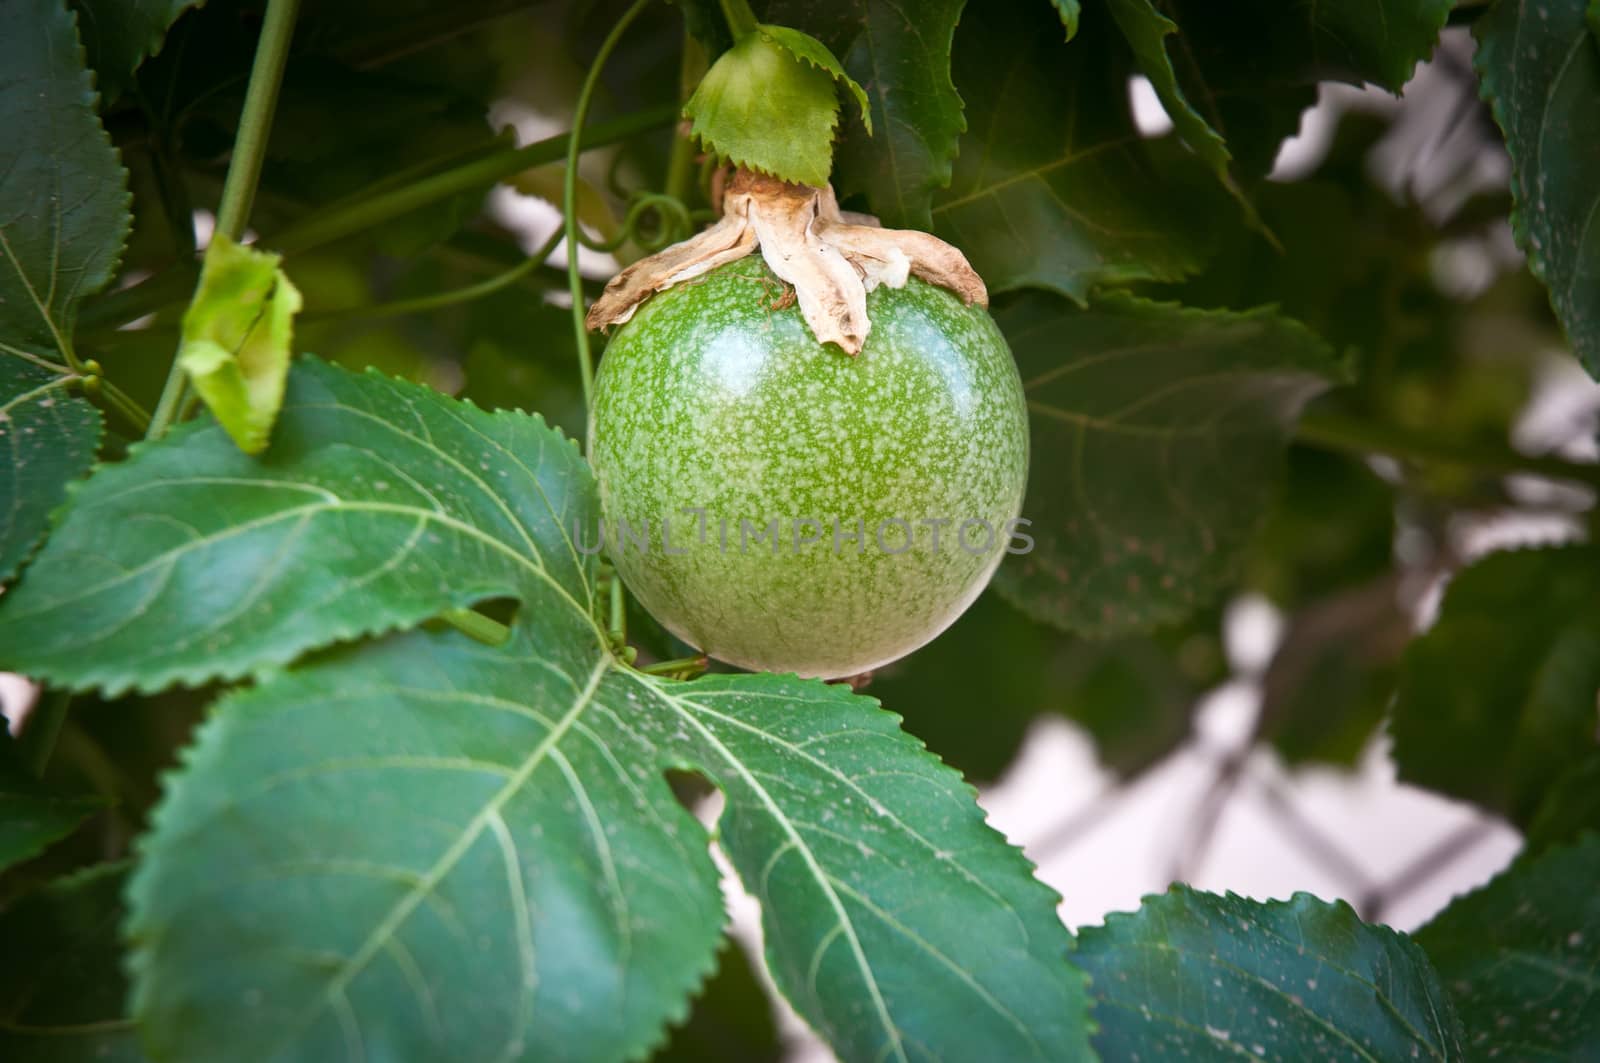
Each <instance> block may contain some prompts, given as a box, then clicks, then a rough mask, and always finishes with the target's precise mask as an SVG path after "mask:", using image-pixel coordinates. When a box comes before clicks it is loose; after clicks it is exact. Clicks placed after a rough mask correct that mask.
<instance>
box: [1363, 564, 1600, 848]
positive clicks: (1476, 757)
mask: <svg viewBox="0 0 1600 1063" xmlns="http://www.w3.org/2000/svg"><path fill="white" fill-rule="evenodd" d="M1530 602H1535V603H1537V607H1536V608H1529V603H1530ZM1507 617H1516V618H1517V619H1516V623H1507V622H1506V618H1507ZM1597 691H1600V547H1593V546H1565V547H1555V548H1551V549H1542V550H1517V551H1507V552H1503V553H1497V554H1492V555H1490V556H1489V557H1487V558H1485V559H1484V560H1482V561H1479V562H1477V563H1476V564H1474V565H1472V566H1471V567H1469V568H1467V569H1466V570H1465V571H1463V572H1461V573H1460V574H1459V575H1458V576H1456V577H1455V579H1454V580H1453V581H1452V582H1451V584H1450V586H1449V588H1448V589H1447V590H1446V591H1445V596H1444V603H1443V605H1442V606H1441V607H1440V610H1439V619H1438V621H1437V622H1436V623H1435V624H1434V626H1433V628H1432V629H1431V630H1429V631H1428V633H1427V634H1426V635H1424V636H1422V637H1421V638H1419V639H1417V640H1416V641H1415V642H1414V643H1412V645H1411V647H1410V649H1408V650H1407V651H1406V655H1405V661H1404V666H1403V673H1402V676H1401V681H1400V693H1399V695H1398V697H1397V699H1396V701H1395V706H1394V711H1393V715H1392V721H1391V724H1390V729H1391V730H1392V732H1393V734H1394V742H1395V744H1394V756H1395V762H1396V763H1397V764H1398V765H1399V769H1400V777H1401V778H1402V779H1405V780H1406V781H1408V782H1413V783H1416V784H1417V785H1419V786H1426V787H1428V788H1429V789H1432V790H1437V791H1439V792H1441V793H1445V794H1449V795H1451V796H1453V797H1460V798H1464V799H1466V800H1469V801H1473V802H1476V803H1477V804H1479V805H1482V806H1483V807H1485V808H1489V809H1492V810H1494V811H1496V812H1501V813H1504V814H1506V815H1508V816H1510V817H1511V818H1512V819H1513V820H1515V821H1516V822H1518V823H1520V824H1526V823H1527V822H1528V819H1529V817H1530V816H1531V815H1532V814H1533V813H1534V811H1535V809H1536V808H1537V807H1538V804H1539V801H1540V799H1541V797H1542V795H1543V794H1544V791H1545V789H1546V788H1547V787H1548V786H1549V785H1550V782H1551V780H1552V779H1554V778H1555V777H1556V776H1557V775H1559V774H1560V773H1561V772H1562V771H1563V770H1564V769H1566V768H1568V767H1570V766H1572V765H1573V764H1575V763H1577V761H1579V760H1580V759H1582V758H1583V757H1584V756H1585V755H1586V754H1588V753H1591V752H1593V751H1595V750H1596V748H1597V747H1596V741H1595V697H1596V692H1597Z"/></svg>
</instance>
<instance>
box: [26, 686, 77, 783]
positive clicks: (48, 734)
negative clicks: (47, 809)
mask: <svg viewBox="0 0 1600 1063" xmlns="http://www.w3.org/2000/svg"><path fill="white" fill-rule="evenodd" d="M71 703H72V694H71V692H70V691H66V690H41V691H40V692H39V702H38V704H37V705H35V706H34V708H33V711H32V712H30V713H29V714H28V726H27V727H26V728H24V729H23V732H22V739H23V744H24V748H23V750H22V753H23V757H24V759H25V761H26V763H27V765H28V768H29V770H30V771H32V772H33V774H34V777H35V778H42V777H43V776H44V770H45V768H46V767H48V766H49V764H50V754H51V753H53V752H55V748H56V739H57V738H59V737H60V736H61V726H62V724H64V723H66V720H67V707H68V706H69V705H70V704H71Z"/></svg>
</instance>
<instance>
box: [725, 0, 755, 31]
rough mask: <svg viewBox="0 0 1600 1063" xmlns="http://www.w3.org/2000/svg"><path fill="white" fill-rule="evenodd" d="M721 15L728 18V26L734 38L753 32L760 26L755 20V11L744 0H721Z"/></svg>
mask: <svg viewBox="0 0 1600 1063" xmlns="http://www.w3.org/2000/svg"><path fill="white" fill-rule="evenodd" d="M722 17H723V18H725V19H727V20H728V28H729V29H730V30H732V31H733V39H734V40H738V39H739V38H740V37H743V36H745V35H747V34H751V33H754V32H756V30H758V29H760V27H761V24H760V23H759V22H757V21H756V15H755V12H754V11H751V10H750V5H749V4H748V3H746V2H745V0H722Z"/></svg>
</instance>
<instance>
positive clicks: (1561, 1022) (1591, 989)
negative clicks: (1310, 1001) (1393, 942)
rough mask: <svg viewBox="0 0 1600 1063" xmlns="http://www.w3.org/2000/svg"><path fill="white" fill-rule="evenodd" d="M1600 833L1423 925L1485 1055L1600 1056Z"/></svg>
mask: <svg viewBox="0 0 1600 1063" xmlns="http://www.w3.org/2000/svg"><path fill="white" fill-rule="evenodd" d="M1596 882H1600V837H1596V836H1594V835H1590V836H1588V837H1587V838H1585V839H1584V840H1583V841H1581V842H1579V843H1578V844H1577V845H1574V846H1571V847H1568V848H1562V849H1554V850H1551V851H1550V852H1548V853H1545V854H1544V855H1543V856H1540V857H1538V858H1537V859H1533V860H1526V859H1524V860H1518V861H1517V862H1516V863H1515V864H1513V865H1512V866H1511V870H1509V871H1507V872H1505V873H1504V874H1502V875H1500V876H1499V877H1497V878H1496V879H1494V881H1492V882H1490V883H1489V885H1487V886H1485V887H1484V888H1483V889H1481V890H1478V891H1477V892H1476V893H1469V894H1468V895H1466V896H1465V897H1460V898H1457V899H1456V901H1455V902H1454V903H1452V904H1451V905H1450V907H1448V908H1446V909H1445V910H1444V911H1443V912H1442V913H1441V914H1440V915H1439V916H1437V917H1436V918H1435V919H1434V920H1433V922H1431V923H1429V924H1428V925H1427V926H1425V927H1423V928H1422V929H1421V930H1419V931H1418V932H1417V943H1418V944H1420V945H1421V946H1422V947H1423V948H1424V949H1426V950H1427V953H1428V956H1429V957H1430V958H1432V960H1433V963H1434V966H1436V967H1437V968H1438V969H1439V975H1440V977H1441V978H1443V979H1444V982H1445V984H1446V985H1447V986H1449V987H1450V992H1451V995H1452V996H1453V997H1454V998H1455V1003H1456V1010H1457V1011H1458V1012H1460V1014H1461V1020H1462V1024H1463V1025H1464V1026H1465V1027H1466V1035H1467V1044H1468V1046H1469V1047H1471V1048H1472V1049H1473V1051H1474V1058H1479V1059H1491V1058H1502V1059H1594V1058H1595V1057H1596V1056H1597V1055H1600V987H1597V986H1596V984H1595V971H1596V970H1600V890H1596V889H1595V888H1594V887H1595V883H1596Z"/></svg>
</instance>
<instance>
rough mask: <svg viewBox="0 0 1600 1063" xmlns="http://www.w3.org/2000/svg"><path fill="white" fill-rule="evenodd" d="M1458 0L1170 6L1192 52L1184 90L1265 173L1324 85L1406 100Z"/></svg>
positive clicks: (1242, 157)
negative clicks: (1363, 87) (1403, 90)
mask: <svg viewBox="0 0 1600 1063" xmlns="http://www.w3.org/2000/svg"><path fill="white" fill-rule="evenodd" d="M1454 6H1455V3H1454V0H1319V2H1318V3H1314V4H1285V3H1282V2H1280V0H1238V2H1235V3H1227V4H1219V3H1215V2H1212V0H1166V2H1165V3H1164V4H1163V5H1162V10H1163V11H1165V13H1166V14H1167V15H1169V16H1171V17H1172V18H1173V19H1174V20H1175V21H1176V22H1177V23H1178V27H1179V31H1180V33H1181V34H1182V42H1183V47H1182V48H1181V50H1179V51H1176V52H1174V53H1173V54H1174V59H1175V60H1176V61H1177V73H1178V80H1179V83H1180V84H1181V85H1182V86H1183V88H1184V91H1185V93H1186V95H1187V98H1188V99H1189V100H1191V101H1195V102H1196V103H1197V104H1198V107H1199V110H1200V111H1201V113H1202V114H1203V117H1204V118H1205V120H1206V122H1207V124H1209V125H1210V126H1211V127H1212V128H1213V129H1215V130H1216V131H1217V132H1218V134H1220V135H1221V136H1224V137H1226V138H1227V141H1228V145H1229V147H1230V149H1231V150H1232V153H1233V155H1234V157H1235V160H1236V164H1237V165H1238V167H1239V168H1240V169H1242V170H1243V171H1244V172H1245V173H1248V174H1264V173H1266V172H1267V171H1268V170H1269V169H1270V168H1271V167H1272V163H1273V160H1274V158H1275V157H1276V156H1277V153H1278V148H1279V146H1280V145H1281V144H1282V142H1283V139H1284V138H1285V137H1287V136H1289V135H1291V134H1293V133H1294V131H1295V130H1296V129H1297V128H1298V127H1299V125H1300V114H1301V112H1302V111H1303V110H1304V109H1305V108H1307V107H1309V106H1310V105H1311V104H1312V103H1314V102H1316V98H1317V89H1316V85H1317V83H1318V82H1320V81H1344V82H1348V83H1350V84H1355V85H1360V84H1364V83H1367V82H1370V83H1372V84H1375V85H1379V86H1381V87H1383V88H1386V89H1388V90H1389V91H1391V92H1399V91H1400V87H1401V86H1402V85H1404V84H1405V83H1406V82H1407V81H1409V80H1410V79H1411V73H1412V71H1413V70H1414V69H1415V68H1416V65H1417V63H1418V62H1420V61H1421V60H1423V59H1426V58H1427V57H1428V55H1429V54H1430V53H1431V52H1432V51H1433V46H1434V44H1435V42H1437V41H1438V39H1439V31H1440V30H1441V29H1442V28H1443V27H1444V24H1445V20H1446V19H1447V18H1448V17H1449V15H1450V9H1451V8H1452V7H1454Z"/></svg>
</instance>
